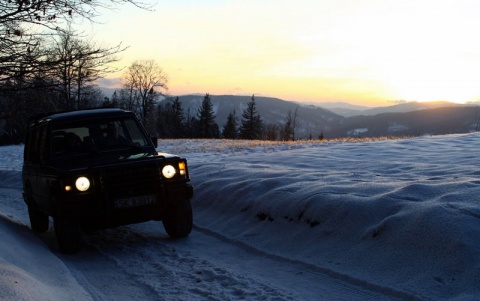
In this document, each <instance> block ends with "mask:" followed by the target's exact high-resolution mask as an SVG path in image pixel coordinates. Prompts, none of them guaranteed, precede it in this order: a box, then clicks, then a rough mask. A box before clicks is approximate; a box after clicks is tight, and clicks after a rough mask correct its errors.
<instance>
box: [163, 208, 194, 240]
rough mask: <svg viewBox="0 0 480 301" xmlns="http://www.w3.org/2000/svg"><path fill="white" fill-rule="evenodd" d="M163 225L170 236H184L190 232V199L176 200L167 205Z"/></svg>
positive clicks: (191, 217) (191, 223) (191, 216)
mask: <svg viewBox="0 0 480 301" xmlns="http://www.w3.org/2000/svg"><path fill="white" fill-rule="evenodd" d="M162 222H163V227H164V228H165V231H167V233H168V235H169V236H170V237H171V238H181V237H186V236H188V235H189V234H190V232H192V227H193V214H192V205H191V203H190V199H184V200H177V201H174V202H173V203H172V204H169V205H168V206H167V210H166V212H165V215H164V217H163V220H162Z"/></svg>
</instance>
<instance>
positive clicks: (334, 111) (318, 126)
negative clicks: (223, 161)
mask: <svg viewBox="0 0 480 301" xmlns="http://www.w3.org/2000/svg"><path fill="white" fill-rule="evenodd" d="M203 98H204V95H200V94H195V95H183V96H179V99H180V102H181V103H182V108H183V110H184V114H185V115H186V116H187V115H189V116H191V117H196V116H197V112H198V109H199V108H200V105H201V103H202V100H203ZM170 99H172V98H166V99H164V100H163V101H169V100H170ZM210 99H211V101H212V105H213V110H214V113H215V114H216V122H217V124H218V125H219V127H220V129H222V128H223V126H224V124H225V123H226V120H227V116H228V114H230V113H231V112H234V111H235V113H236V116H237V120H238V122H239V124H240V121H241V119H242V113H243V111H244V110H245V108H246V107H247V103H248V102H249V101H250V100H251V96H234V95H210ZM255 102H256V107H257V110H258V112H259V114H260V116H261V118H262V120H263V122H264V124H276V125H279V126H281V125H283V124H284V123H285V120H286V116H287V114H288V112H289V111H290V112H291V113H292V114H293V113H294V112H295V110H297V124H296V130H295V131H296V137H297V138H298V139H304V138H307V137H313V138H317V137H318V136H319V135H320V133H322V134H324V136H325V137H326V138H337V137H347V136H362V137H373V136H386V135H396V136H402V135H413V136H418V135H425V134H448V133H465V132H471V131H478V130H480V128H479V127H480V107H478V106H475V105H460V104H455V103H449V102H430V103H421V102H409V103H403V104H398V105H393V106H387V107H378V108H368V107H362V106H354V105H350V104H347V103H325V104H322V103H318V104H305V103H297V102H293V101H286V100H282V99H278V98H272V97H262V96H255ZM322 105H324V106H325V107H322ZM342 110H343V111H342ZM342 112H343V114H342ZM345 112H348V114H346V113H345Z"/></svg>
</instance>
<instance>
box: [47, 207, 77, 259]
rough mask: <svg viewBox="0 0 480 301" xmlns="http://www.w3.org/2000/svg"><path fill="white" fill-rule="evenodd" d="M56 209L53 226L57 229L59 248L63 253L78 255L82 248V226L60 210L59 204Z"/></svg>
mask: <svg viewBox="0 0 480 301" xmlns="http://www.w3.org/2000/svg"><path fill="white" fill-rule="evenodd" d="M56 207H57V208H56V210H55V214H54V216H53V226H54V228H55V235H56V237H57V242H58V248H59V249H60V252H62V253H66V254H72V253H76V252H78V251H80V249H81V248H82V235H81V232H80V225H79V224H78V222H77V221H76V220H75V219H74V218H72V217H71V216H69V215H68V214H66V213H65V212H63V211H62V210H60V208H58V204H56Z"/></svg>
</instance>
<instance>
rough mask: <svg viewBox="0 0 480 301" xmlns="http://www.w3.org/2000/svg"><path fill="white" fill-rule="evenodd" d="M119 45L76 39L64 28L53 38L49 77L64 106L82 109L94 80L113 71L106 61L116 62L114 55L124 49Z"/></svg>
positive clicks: (71, 32)
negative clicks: (98, 43)
mask: <svg viewBox="0 0 480 301" xmlns="http://www.w3.org/2000/svg"><path fill="white" fill-rule="evenodd" d="M124 50H125V48H122V47H121V44H119V45H117V46H113V47H100V46H97V45H94V44H92V43H90V42H87V41H84V40H80V39H78V38H76V35H75V33H74V32H73V31H67V32H64V33H62V34H60V36H59V37H58V38H57V39H55V40H54V43H53V44H52V46H51V48H50V49H49V51H48V53H49V55H48V62H50V63H51V66H52V68H51V69H50V70H49V71H48V73H47V74H48V76H49V77H51V78H52V79H54V80H55V82H56V85H57V86H56V90H57V91H58V92H59V93H60V94H61V95H62V97H63V100H64V103H63V106H64V109H66V110H71V109H82V108H85V107H84V106H82V105H81V104H82V103H83V104H86V101H87V99H86V98H87V97H89V96H90V95H91V93H87V92H91V91H92V86H93V82H94V81H95V80H97V79H99V78H100V77H101V76H104V75H105V74H107V73H111V72H115V71H117V70H116V69H112V68H110V67H109V65H108V64H110V63H112V62H116V61H118V58H117V57H116V56H115V55H116V54H117V53H119V52H121V51H124Z"/></svg>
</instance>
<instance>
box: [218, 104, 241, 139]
mask: <svg viewBox="0 0 480 301" xmlns="http://www.w3.org/2000/svg"><path fill="white" fill-rule="evenodd" d="M222 137H223V138H225V139H237V138H238V130H237V116H236V114H235V110H233V112H232V113H230V114H228V117H227V122H226V123H225V125H224V126H223V131H222Z"/></svg>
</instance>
